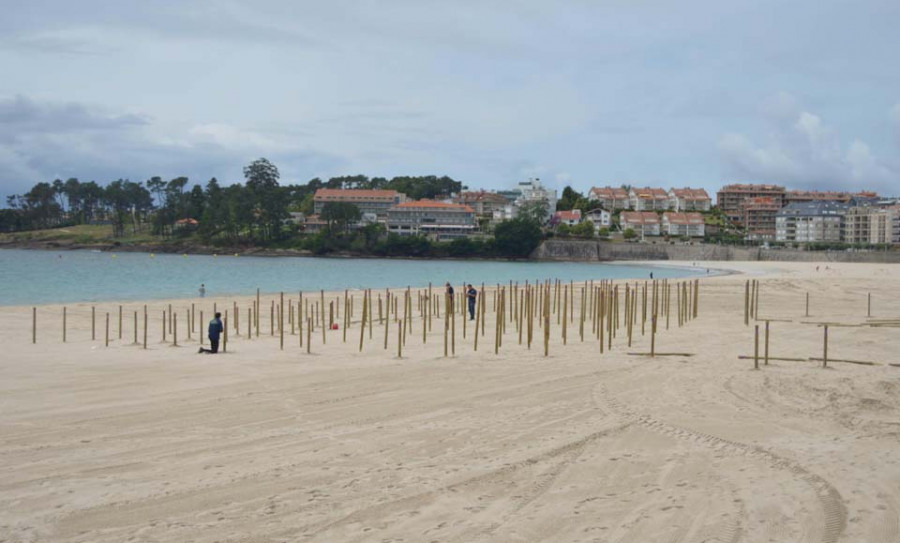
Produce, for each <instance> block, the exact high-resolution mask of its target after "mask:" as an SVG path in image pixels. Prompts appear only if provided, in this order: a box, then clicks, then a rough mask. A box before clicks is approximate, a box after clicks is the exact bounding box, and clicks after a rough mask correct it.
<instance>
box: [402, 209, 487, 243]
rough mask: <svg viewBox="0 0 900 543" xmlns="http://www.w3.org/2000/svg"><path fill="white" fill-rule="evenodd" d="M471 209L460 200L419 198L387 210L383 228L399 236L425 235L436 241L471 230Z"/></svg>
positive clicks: (471, 231) (466, 233)
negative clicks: (456, 201)
mask: <svg viewBox="0 0 900 543" xmlns="http://www.w3.org/2000/svg"><path fill="white" fill-rule="evenodd" d="M476 227H477V225H476V223H475V210H474V209H472V208H471V207H469V206H466V205H462V204H448V203H444V202H435V201H434V200H419V201H417V202H404V203H402V204H398V205H395V206H394V207H392V208H390V209H389V210H388V212H387V230H388V232H389V233H391V234H399V235H401V236H418V235H423V236H428V237H430V238H432V239H435V240H437V241H445V240H452V239H456V238H461V237H466V236H468V235H470V234H472V233H474V232H475V229H476Z"/></svg>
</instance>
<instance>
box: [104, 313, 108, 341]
mask: <svg viewBox="0 0 900 543" xmlns="http://www.w3.org/2000/svg"><path fill="white" fill-rule="evenodd" d="M103 346H104V347H109V313H107V314H106V335H105V338H104V340H103Z"/></svg>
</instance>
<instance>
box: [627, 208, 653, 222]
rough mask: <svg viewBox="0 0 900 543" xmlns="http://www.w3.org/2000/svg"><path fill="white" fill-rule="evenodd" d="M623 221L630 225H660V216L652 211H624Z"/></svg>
mask: <svg viewBox="0 0 900 543" xmlns="http://www.w3.org/2000/svg"><path fill="white" fill-rule="evenodd" d="M621 219H622V222H623V223H630V224H659V215H657V214H656V213H653V212H652V211H623V212H622V216H621Z"/></svg>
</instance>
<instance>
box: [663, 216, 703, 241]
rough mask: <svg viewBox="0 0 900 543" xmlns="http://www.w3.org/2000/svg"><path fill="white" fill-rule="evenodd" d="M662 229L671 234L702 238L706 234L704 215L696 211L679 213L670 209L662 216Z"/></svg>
mask: <svg viewBox="0 0 900 543" xmlns="http://www.w3.org/2000/svg"><path fill="white" fill-rule="evenodd" d="M662 231H663V232H664V233H665V234H667V235H669V236H676V237H689V238H702V237H703V236H704V235H706V224H705V222H704V220H703V215H701V214H700V213H697V212H696V211H692V212H688V213H677V212H673V211H668V212H666V213H663V216H662Z"/></svg>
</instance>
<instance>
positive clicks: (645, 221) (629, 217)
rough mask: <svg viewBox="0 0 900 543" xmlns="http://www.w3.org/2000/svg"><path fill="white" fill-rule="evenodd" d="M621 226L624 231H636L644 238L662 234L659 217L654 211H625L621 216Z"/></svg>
mask: <svg viewBox="0 0 900 543" xmlns="http://www.w3.org/2000/svg"><path fill="white" fill-rule="evenodd" d="M619 226H620V227H621V228H622V230H623V231H625V230H628V229H629V228H630V229H632V230H634V231H635V232H637V233H638V234H640V236H641V237H642V238H643V237H644V236H658V235H659V233H660V221H659V215H657V214H656V213H654V212H652V211H623V212H622V213H621V214H620V215H619Z"/></svg>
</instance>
